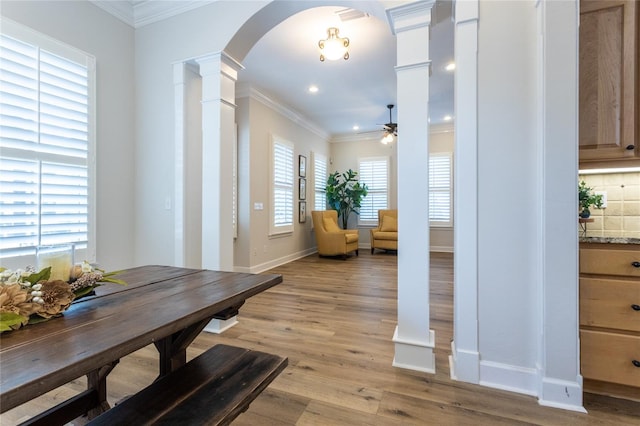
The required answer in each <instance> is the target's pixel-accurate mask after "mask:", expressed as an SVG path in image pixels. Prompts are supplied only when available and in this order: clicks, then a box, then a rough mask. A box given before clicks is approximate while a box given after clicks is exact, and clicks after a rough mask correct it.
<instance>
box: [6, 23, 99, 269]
mask: <svg viewBox="0 0 640 426" xmlns="http://www.w3.org/2000/svg"><path fill="white" fill-rule="evenodd" d="M12 28H14V27H13V26H12V25H9V24H8V23H7V22H5V21H3V33H2V34H0V149H1V153H0V237H1V238H0V257H5V258H6V257H14V256H23V255H32V254H34V253H35V248H36V246H38V245H50V244H63V243H75V244H76V247H78V248H86V247H87V245H88V244H89V242H90V236H91V235H92V234H93V232H92V231H91V229H92V228H91V227H90V221H91V220H92V217H91V216H92V215H91V214H90V210H91V209H90V202H89V200H90V198H91V194H90V191H91V183H92V180H93V179H92V173H93V170H92V169H90V164H89V161H88V159H89V151H90V148H91V146H92V144H91V142H92V138H93V132H92V130H91V129H92V120H93V108H92V102H93V99H92V97H93V81H94V80H93V70H94V67H93V64H94V60H93V58H91V57H89V56H87V55H82V54H79V53H78V51H77V50H75V49H72V48H69V47H66V48H65V47H64V46H63V45H60V44H58V43H57V42H53V41H51V39H48V38H45V37H43V36H41V37H42V40H43V43H45V44H47V45H51V46H52V47H53V48H54V49H52V50H55V52H52V51H48V50H46V49H43V48H42V47H41V46H39V45H38V44H37V41H38V35H36V34H35V33H33V32H32V31H30V32H28V33H26V32H25V34H26V35H27V36H28V37H27V38H29V42H25V41H22V40H19V39H18V38H16V37H13V36H11V35H9V34H7V33H6V32H7V31H9V32H10V31H11V30H12ZM16 28H17V29H16V32H18V33H19V32H20V29H19V28H18V27H17V26H16ZM22 31H24V30H22ZM34 41H35V42H34ZM69 58H73V59H69ZM79 59H82V60H81V62H78V60H79ZM87 259H89V257H87Z"/></svg>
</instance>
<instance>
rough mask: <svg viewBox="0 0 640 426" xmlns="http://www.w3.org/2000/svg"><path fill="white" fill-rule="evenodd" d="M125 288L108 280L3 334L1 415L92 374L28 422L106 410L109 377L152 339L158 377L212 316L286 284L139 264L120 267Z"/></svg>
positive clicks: (181, 357) (267, 277) (178, 360)
mask: <svg viewBox="0 0 640 426" xmlns="http://www.w3.org/2000/svg"><path fill="white" fill-rule="evenodd" d="M117 278H120V279H122V280H124V281H125V282H126V283H127V285H126V286H121V285H118V284H111V283H109V284H105V285H103V286H100V287H98V288H97V289H96V294H95V295H93V296H90V297H86V298H82V299H79V300H77V301H75V302H74V303H73V304H72V305H71V307H70V308H69V309H68V310H67V311H65V312H64V314H63V315H62V316H61V317H58V318H54V319H51V320H49V321H47V322H44V323H39V324H33V325H28V326H26V327H23V328H22V329H19V330H15V331H11V332H6V333H2V334H1V335H0V413H3V412H6V411H8V410H10V409H12V408H14V407H16V406H18V405H20V404H23V403H25V402H27V401H30V400H32V399H33V398H36V397H38V396H40V395H42V394H44V393H46V392H48V391H50V390H52V389H55V388H57V387H59V386H62V385H64V384H66V383H69V382H70V381H72V380H74V379H77V378H79V377H82V376H85V375H86V376H87V388H88V389H87V390H86V391H85V392H83V393H81V394H79V395H77V396H75V397H73V398H72V399H70V400H68V401H65V402H63V403H61V404H59V405H57V406H56V407H53V408H51V409H50V410H47V411H46V412H44V413H42V414H40V415H39V416H36V417H34V418H33V419H31V420H30V421H29V424H49V425H51V424H64V423H65V422H68V421H71V420H73V419H75V418H76V417H79V416H80V415H84V414H88V415H89V418H92V417H95V416H97V415H98V414H100V413H101V412H103V411H104V410H106V409H108V408H109V404H108V402H107V390H106V389H107V388H106V387H107V376H108V374H109V373H110V372H111V370H112V369H113V368H114V367H115V366H116V365H117V363H118V361H119V359H120V358H122V357H124V356H126V355H128V354H131V353H132V352H135V351H136V350H138V349H140V348H143V347H145V346H147V345H149V344H152V343H153V344H154V345H155V347H156V348H157V349H158V354H159V372H158V374H159V377H161V376H163V375H165V374H168V373H169V372H171V371H173V370H175V369H176V368H177V367H179V366H181V365H183V364H184V363H185V362H186V348H187V347H188V346H189V344H190V343H191V342H192V341H193V340H194V339H195V338H196V337H197V336H198V334H199V333H200V332H201V331H202V329H203V328H204V327H205V326H206V325H207V324H208V323H209V321H210V320H211V319H212V318H223V319H224V318H228V317H229V316H231V315H234V314H237V312H238V309H239V308H240V306H242V304H243V303H244V301H245V300H246V299H248V298H249V297H251V296H254V295H256V294H258V293H260V292H262V291H264V290H266V289H268V288H270V287H273V286H274V285H276V284H278V283H280V282H282V276H281V275H276V274H248V273H235V272H220V271H211V270H201V269H187V268H178V267H171V266H156V265H152V266H141V267H137V268H132V269H127V270H124V271H122V273H120V274H119V275H118V276H117Z"/></svg>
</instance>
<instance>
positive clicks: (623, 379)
mask: <svg viewBox="0 0 640 426" xmlns="http://www.w3.org/2000/svg"><path fill="white" fill-rule="evenodd" d="M580 353H581V363H580V364H581V370H582V376H583V377H585V378H587V379H594V380H601V381H604V382H613V383H619V384H623V385H628V386H637V387H640V367H636V366H634V364H633V361H634V360H636V361H638V362H640V336H629V335H623V334H615V333H606V332H600V331H591V330H581V331H580Z"/></svg>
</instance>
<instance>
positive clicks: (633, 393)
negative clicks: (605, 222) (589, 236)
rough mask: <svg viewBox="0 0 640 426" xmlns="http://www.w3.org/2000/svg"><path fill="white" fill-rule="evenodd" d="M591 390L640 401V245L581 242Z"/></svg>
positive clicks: (583, 338) (583, 328) (583, 350)
mask: <svg viewBox="0 0 640 426" xmlns="http://www.w3.org/2000/svg"><path fill="white" fill-rule="evenodd" d="M580 370H581V374H582V377H583V378H584V390H585V391H586V392H593V393H600V394H605V395H610V396H615V397H621V398H627V399H633V400H638V401H640V245H637V244H596V243H581V244H580Z"/></svg>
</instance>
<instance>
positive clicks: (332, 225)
mask: <svg viewBox="0 0 640 426" xmlns="http://www.w3.org/2000/svg"><path fill="white" fill-rule="evenodd" d="M322 224H323V225H324V230H325V231H327V232H341V229H340V227H339V226H338V224H337V223H336V222H335V221H334V220H333V219H332V218H330V217H323V218H322Z"/></svg>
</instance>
